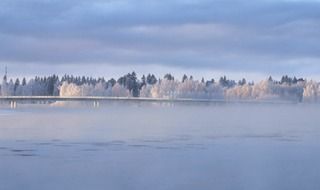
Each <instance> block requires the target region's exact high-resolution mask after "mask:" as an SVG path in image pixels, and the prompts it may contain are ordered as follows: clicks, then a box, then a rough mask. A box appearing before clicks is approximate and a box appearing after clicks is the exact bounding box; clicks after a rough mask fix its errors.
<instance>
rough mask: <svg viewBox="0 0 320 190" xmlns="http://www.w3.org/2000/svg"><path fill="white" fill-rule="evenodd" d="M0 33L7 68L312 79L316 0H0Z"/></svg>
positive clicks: (318, 22)
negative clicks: (271, 76)
mask: <svg viewBox="0 0 320 190" xmlns="http://www.w3.org/2000/svg"><path fill="white" fill-rule="evenodd" d="M0 42H1V43H0V66H1V68H0V69H1V70H4V67H5V65H7V66H8V71H9V74H10V75H11V76H33V75H46V74H53V73H57V74H64V73H70V74H75V75H90V76H105V77H116V76H120V75H122V74H125V73H127V72H131V71H132V70H135V71H136V72H138V73H140V74H144V73H145V74H147V73H155V74H158V75H163V74H165V73H168V72H170V73H172V74H175V75H178V76H179V75H182V74H183V73H186V74H192V75H194V76H195V77H201V76H204V77H207V78H216V77H219V76H220V75H224V74H226V75H228V76H230V77H234V78H241V77H246V78H249V79H252V80H254V79H259V78H266V77H268V76H269V75H273V76H281V75H284V74H288V75H296V76H299V77H304V78H316V79H319V78H320V77H318V75H320V53H319V52H320V1H315V0H313V1H312V0H309V1H299V0H296V1H292V0H291V1H289V0H286V1H285V0H256V1H247V0H219V1H216V0H90V1H87V0H1V1H0ZM2 68H3V69H2Z"/></svg>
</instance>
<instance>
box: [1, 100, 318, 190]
mask: <svg viewBox="0 0 320 190" xmlns="http://www.w3.org/2000/svg"><path fill="white" fill-rule="evenodd" d="M319 113H320V107H319V106H318V105H316V104H313V105H311V104H310V105H309V104H243V103H239V104H237V103H229V104H228V103H227V104H226V103H217V104H188V105H185V104H179V103H173V104H155V103H154V104H153V103H110V104H105V105H101V106H100V107H99V108H93V107H92V106H91V105H81V106H75V105H74V106H62V107H56V106H49V105H19V107H18V109H15V110H10V109H7V108H1V109H0V190H9V189H10V190H12V189H21V188H23V189H30V190H31V189H32V190H34V189H49V190H51V189H52V190H53V189H159V190H164V189H165V190H167V189H190V190H191V189H231V190H233V189H234V190H236V189H237V190H238V189H246V190H247V189H252V190H256V189H262V190H269V189H290V190H292V189H293V190H295V189H296V190H300V189H307V190H309V189H310V190H313V189H319V188H320V182H319V180H318V179H319V178H320V165H319V164H317V163H318V160H319V159H320V151H319V150H320V149H319V148H320V140H319V137H320V128H319V123H320V117H319Z"/></svg>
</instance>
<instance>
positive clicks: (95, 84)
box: [0, 72, 320, 102]
mask: <svg viewBox="0 0 320 190" xmlns="http://www.w3.org/2000/svg"><path fill="white" fill-rule="evenodd" d="M0 89H1V90H0V92H1V95H2V96H118V97H119V96H125V97H128V96H132V97H152V98H172V99H174V98H198V99H199V98H201V99H226V100H228V99H247V100H259V99H281V100H290V101H299V102H301V101H304V100H305V101H318V96H320V90H319V83H317V82H315V81H307V80H305V79H302V78H296V77H289V76H287V75H285V76H283V77H281V79H280V80H274V79H273V78H272V77H271V76H270V77H269V78H268V79H266V80H263V81H260V82H258V83H256V84H255V83H254V82H248V81H247V80H246V79H244V78H243V79H241V80H239V81H235V80H231V79H229V78H227V77H226V76H222V77H220V78H219V79H218V80H217V81H216V80H215V79H213V78H212V79H209V80H206V79H204V78H202V79H201V80H195V79H194V78H193V77H192V76H187V75H183V77H182V78H181V79H176V78H175V77H174V76H173V75H172V74H166V75H164V76H163V77H162V78H158V77H156V76H155V75H154V74H148V75H143V76H142V77H141V78H138V77H137V74H136V73H135V72H132V73H128V74H126V75H123V76H121V77H119V78H118V79H114V78H110V79H105V78H104V77H99V78H94V77H86V76H82V77H79V76H73V75H64V76H62V77H61V78H60V77H59V76H57V75H51V76H45V77H38V76H37V77H34V78H32V79H30V80H28V81H27V80H26V79H25V78H23V79H19V78H17V79H8V78H7V76H4V78H3V81H2V84H1V86H0Z"/></svg>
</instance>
